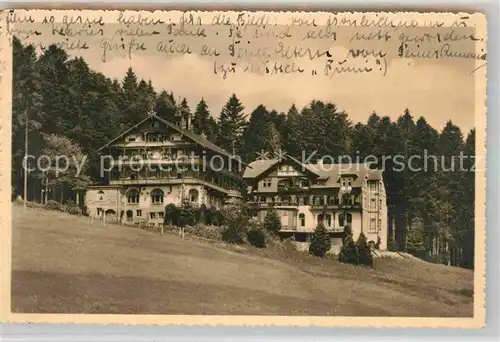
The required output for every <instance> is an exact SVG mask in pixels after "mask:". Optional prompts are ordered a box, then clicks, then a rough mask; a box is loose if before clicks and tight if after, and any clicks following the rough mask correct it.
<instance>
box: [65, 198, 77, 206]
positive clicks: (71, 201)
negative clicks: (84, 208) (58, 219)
mask: <svg viewBox="0 0 500 342" xmlns="http://www.w3.org/2000/svg"><path fill="white" fill-rule="evenodd" d="M66 205H67V206H68V207H73V206H76V203H75V201H73V200H72V199H71V198H70V199H69V200H67V201H66Z"/></svg>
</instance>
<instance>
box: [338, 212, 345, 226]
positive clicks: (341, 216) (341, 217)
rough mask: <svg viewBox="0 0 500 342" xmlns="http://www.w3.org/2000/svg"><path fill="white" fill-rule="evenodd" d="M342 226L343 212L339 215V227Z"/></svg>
mask: <svg viewBox="0 0 500 342" xmlns="http://www.w3.org/2000/svg"><path fill="white" fill-rule="evenodd" d="M343 226H344V214H340V215H339V227H343Z"/></svg>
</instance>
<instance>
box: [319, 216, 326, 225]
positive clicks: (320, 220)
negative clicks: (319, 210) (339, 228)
mask: <svg viewBox="0 0 500 342" xmlns="http://www.w3.org/2000/svg"><path fill="white" fill-rule="evenodd" d="M324 220H325V216H324V215H323V214H319V215H318V224H320V223H322V222H323V221H324Z"/></svg>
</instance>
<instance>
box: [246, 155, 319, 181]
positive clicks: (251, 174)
mask: <svg viewBox="0 0 500 342" xmlns="http://www.w3.org/2000/svg"><path fill="white" fill-rule="evenodd" d="M282 160H291V161H292V162H294V163H295V164H297V165H298V166H299V167H300V168H301V170H302V171H308V172H310V173H313V174H314V175H316V176H318V177H319V176H321V175H320V174H319V173H318V172H317V171H316V170H314V169H312V168H310V167H309V165H308V164H303V163H301V162H300V160H298V159H296V158H294V157H292V156H289V155H286V156H284V157H283V158H281V159H280V158H276V159H263V160H256V161H254V162H252V163H250V164H249V165H248V166H249V168H247V169H245V172H244V173H243V178H256V177H258V176H260V175H261V174H263V173H264V172H266V171H267V170H269V169H270V168H271V167H273V166H274V165H276V164H278V163H279V162H280V161H282Z"/></svg>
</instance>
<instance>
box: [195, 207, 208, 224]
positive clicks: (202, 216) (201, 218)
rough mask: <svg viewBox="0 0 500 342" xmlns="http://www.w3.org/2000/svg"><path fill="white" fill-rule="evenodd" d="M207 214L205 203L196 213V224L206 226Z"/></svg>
mask: <svg viewBox="0 0 500 342" xmlns="http://www.w3.org/2000/svg"><path fill="white" fill-rule="evenodd" d="M206 212H207V206H206V205H205V204H204V203H203V204H202V205H201V206H200V208H199V209H198V210H197V213H196V222H197V223H201V224H206V221H207V220H206Z"/></svg>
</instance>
